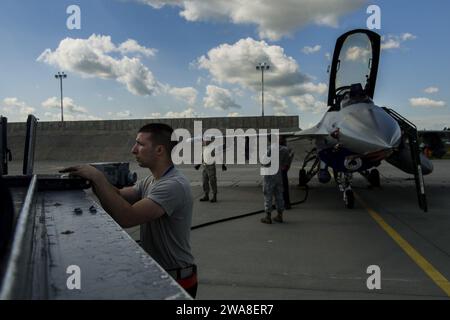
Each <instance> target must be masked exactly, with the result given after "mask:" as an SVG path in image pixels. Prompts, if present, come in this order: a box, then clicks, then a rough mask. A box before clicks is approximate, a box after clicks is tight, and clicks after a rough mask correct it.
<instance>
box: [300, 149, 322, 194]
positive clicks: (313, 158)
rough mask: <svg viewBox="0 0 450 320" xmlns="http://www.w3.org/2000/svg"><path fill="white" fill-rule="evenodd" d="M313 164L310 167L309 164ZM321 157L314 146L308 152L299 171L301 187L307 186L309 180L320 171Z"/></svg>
mask: <svg viewBox="0 0 450 320" xmlns="http://www.w3.org/2000/svg"><path fill="white" fill-rule="evenodd" d="M309 164H311V166H310V167H309V168H307V166H308V165H309ZM319 164H320V159H319V157H318V155H317V149H316V148H314V149H312V150H311V151H309V152H308V154H307V155H306V157H305V160H304V161H303V165H302V168H301V169H300V171H299V173H298V185H299V186H300V187H305V186H306V185H307V184H308V182H309V181H310V180H311V179H312V177H314V176H315V175H316V174H317V172H318V171H319Z"/></svg>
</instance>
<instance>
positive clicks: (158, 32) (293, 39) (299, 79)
mask: <svg viewBox="0 0 450 320" xmlns="http://www.w3.org/2000/svg"><path fill="white" fill-rule="evenodd" d="M371 4H375V5H378V6H379V7H380V9H381V29H380V30H376V31H377V32H378V33H380V34H381V35H382V36H383V39H384V40H383V44H384V48H385V49H384V50H382V53H381V64H380V68H379V76H378V82H377V88H376V90H375V103H377V104H378V105H380V106H390V107H391V108H393V109H395V110H396V111H398V112H399V113H401V114H402V115H404V116H405V117H407V118H408V119H410V120H412V121H413V122H415V123H416V124H417V125H418V126H419V127H420V128H427V129H442V128H443V127H449V126H450V111H449V104H450V94H449V88H450V85H449V84H450V83H449V82H450V80H449V77H448V73H449V71H450V60H449V59H448V56H449V46H450V44H449V41H448V39H449V36H448V30H450V22H449V21H450V19H448V13H449V12H450V3H449V1H446V0H431V1H427V2H425V1H406V0H396V1H371V2H367V1H364V0H336V1H332V0H317V1H307V0H280V1H269V0H247V1H244V0H228V1H223V0H209V1H205V0H191V1H183V0H94V1H92V0H90V1H87V0H86V1H63V0H46V1H33V0H2V1H1V3H0V24H1V28H0V41H1V43H2V49H1V50H0V74H1V75H2V76H1V77H0V113H1V114H2V115H4V116H7V117H8V119H9V121H12V122H14V121H24V120H25V119H26V114H28V113H34V114H36V115H37V116H38V117H39V118H40V119H41V120H42V121H56V120H58V119H59V118H60V114H59V99H60V96H59V94H60V93H59V83H58V81H57V80H56V79H55V78H54V74H55V73H56V72H58V71H64V72H65V73H67V74H68V78H67V79H65V80H64V97H65V100H64V104H65V110H64V116H65V119H67V120H89V119H132V118H160V117H191V116H198V117H215V116H218V117H222V116H253V115H260V114H261V101H260V73H258V72H257V71H256V69H255V64H256V63H257V62H263V61H264V62H269V64H270V65H271V67H272V68H271V69H270V70H269V71H267V72H266V73H265V114H266V115H273V114H277V115H299V117H300V124H301V127H302V128H307V127H309V126H311V125H313V124H314V123H315V122H317V121H318V120H320V117H321V115H322V113H323V112H324V110H326V105H325V102H326V101H327V93H328V91H327V90H328V89H327V88H328V87H327V86H328V80H329V79H328V74H327V73H326V70H327V66H328V64H329V63H330V61H329V60H328V58H327V54H332V51H333V48H334V44H335V41H336V38H337V37H338V36H339V35H340V34H342V33H344V32H346V31H348V30H350V29H354V28H366V20H367V18H368V17H369V14H367V13H366V9H367V7H368V6H369V5H371ZM70 5H77V6H79V8H80V10H81V15H80V17H81V29H79V30H77V29H74V30H70V29H68V28H67V26H66V21H67V19H68V18H69V16H70V14H67V13H66V9H67V8H68V7H69V6H70Z"/></svg>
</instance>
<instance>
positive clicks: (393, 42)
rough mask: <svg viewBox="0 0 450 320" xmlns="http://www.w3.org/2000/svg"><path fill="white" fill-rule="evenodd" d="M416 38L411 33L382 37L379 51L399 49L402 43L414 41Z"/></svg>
mask: <svg viewBox="0 0 450 320" xmlns="http://www.w3.org/2000/svg"><path fill="white" fill-rule="evenodd" d="M416 38H417V37H416V36H415V35H413V34H411V33H403V34H401V35H392V34H389V35H387V36H382V37H381V40H382V43H381V50H392V49H399V48H400V47H401V45H402V43H403V42H405V41H410V40H415V39H416Z"/></svg>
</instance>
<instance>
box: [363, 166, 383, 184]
mask: <svg viewBox="0 0 450 320" xmlns="http://www.w3.org/2000/svg"><path fill="white" fill-rule="evenodd" d="M360 173H361V175H362V176H363V177H364V178H366V179H367V181H369V183H370V186H371V187H376V188H379V187H380V186H381V183H380V172H379V171H378V170H377V169H372V170H371V171H370V172H369V170H365V171H361V172H360Z"/></svg>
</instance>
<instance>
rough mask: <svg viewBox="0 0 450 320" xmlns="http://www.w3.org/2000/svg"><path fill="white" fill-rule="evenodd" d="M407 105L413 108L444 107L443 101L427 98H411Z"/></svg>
mask: <svg viewBox="0 0 450 320" xmlns="http://www.w3.org/2000/svg"><path fill="white" fill-rule="evenodd" d="M409 103H410V104H411V106H413V107H426V108H439V107H445V106H446V103H445V101H437V100H432V99H429V98H411V99H409Z"/></svg>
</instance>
